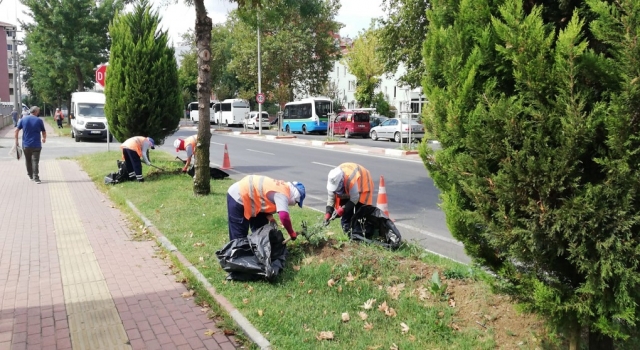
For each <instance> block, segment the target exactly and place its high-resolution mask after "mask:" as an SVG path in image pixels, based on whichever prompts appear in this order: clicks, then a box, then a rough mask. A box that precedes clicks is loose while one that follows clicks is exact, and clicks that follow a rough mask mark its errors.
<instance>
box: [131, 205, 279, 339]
mask: <svg viewBox="0 0 640 350" xmlns="http://www.w3.org/2000/svg"><path fill="white" fill-rule="evenodd" d="M126 203H127V205H128V206H129V208H131V210H133V212H134V213H135V214H136V215H137V216H138V217H139V218H140V219H141V220H142V222H144V225H145V226H146V227H147V228H148V229H149V231H151V232H152V233H153V234H154V235H155V236H156V237H157V241H158V243H160V245H162V246H163V247H164V248H165V249H166V250H168V251H169V252H171V254H173V255H174V256H175V257H176V258H178V260H179V261H180V263H181V264H182V265H184V267H185V268H187V269H189V271H191V272H192V273H193V274H194V275H195V276H196V278H197V279H198V281H199V282H200V283H202V284H203V285H204V286H205V288H206V289H207V291H208V292H209V294H210V295H211V297H213V299H214V300H215V301H216V302H218V304H219V305H220V307H222V308H223V309H224V310H225V311H226V312H227V313H228V314H229V316H231V318H232V319H233V320H234V321H235V323H236V324H237V325H238V327H240V329H242V331H243V332H244V334H246V335H247V337H248V338H249V339H251V341H252V342H254V343H255V344H256V345H257V346H258V347H259V348H260V349H261V350H271V343H269V341H268V340H267V338H265V337H264V335H262V333H260V331H258V329H257V328H256V327H254V326H253V325H252V324H251V322H249V320H248V319H247V318H246V317H245V316H244V315H243V314H242V313H240V311H238V309H236V308H235V307H234V306H233V304H231V302H229V300H227V298H225V297H224V296H223V295H220V294H218V293H217V292H216V289H215V288H214V287H213V286H212V285H211V283H209V281H207V279H206V278H205V277H204V276H203V275H202V273H200V271H198V269H197V268H196V267H195V266H193V265H192V264H191V263H190V262H189V260H187V258H185V257H184V255H182V253H180V251H179V250H178V248H176V246H174V245H173V244H172V243H171V241H169V239H167V237H165V236H164V235H163V234H162V232H160V230H158V229H157V228H156V227H155V226H154V225H153V224H152V223H151V221H149V219H147V218H146V217H144V215H142V213H141V212H140V211H139V210H138V208H136V206H135V205H133V203H131V202H130V201H129V200H127V201H126Z"/></svg>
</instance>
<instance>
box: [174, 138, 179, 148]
mask: <svg viewBox="0 0 640 350" xmlns="http://www.w3.org/2000/svg"><path fill="white" fill-rule="evenodd" d="M173 147H175V148H180V139H176V140H175V141H173Z"/></svg>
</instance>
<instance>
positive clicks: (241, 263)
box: [216, 224, 288, 281]
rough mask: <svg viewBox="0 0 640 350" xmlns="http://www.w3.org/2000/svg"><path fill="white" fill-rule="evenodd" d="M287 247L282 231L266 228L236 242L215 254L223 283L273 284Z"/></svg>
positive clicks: (269, 225)
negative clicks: (226, 280)
mask: <svg viewBox="0 0 640 350" xmlns="http://www.w3.org/2000/svg"><path fill="white" fill-rule="evenodd" d="M287 254H288V251H287V246H286V244H284V236H283V235H282V231H280V230H278V228H277V227H276V226H275V224H267V225H264V226H263V227H261V228H260V229H258V230H257V231H255V232H253V233H252V234H250V235H249V236H248V237H246V238H237V239H234V240H232V241H231V242H229V243H227V244H226V245H225V246H224V247H222V249H220V250H218V251H217V252H216V257H217V258H218V262H220V266H222V269H223V270H225V271H227V272H228V273H229V274H228V275H227V279H229V280H235V281H255V280H265V279H266V280H268V281H273V280H274V279H275V278H276V277H277V276H278V274H280V271H282V269H283V268H284V264H285V261H286V259H287Z"/></svg>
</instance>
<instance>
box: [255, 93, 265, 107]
mask: <svg viewBox="0 0 640 350" xmlns="http://www.w3.org/2000/svg"><path fill="white" fill-rule="evenodd" d="M256 102H258V103H259V104H263V103H264V94H262V93H260V94H257V95H256Z"/></svg>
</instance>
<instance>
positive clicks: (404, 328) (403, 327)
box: [400, 322, 409, 334]
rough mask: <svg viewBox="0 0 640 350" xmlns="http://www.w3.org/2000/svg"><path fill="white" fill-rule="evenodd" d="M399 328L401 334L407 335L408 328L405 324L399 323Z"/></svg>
mask: <svg viewBox="0 0 640 350" xmlns="http://www.w3.org/2000/svg"><path fill="white" fill-rule="evenodd" d="M400 328H401V329H402V334H407V332H409V326H407V324H406V323H404V322H402V323H400Z"/></svg>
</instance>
